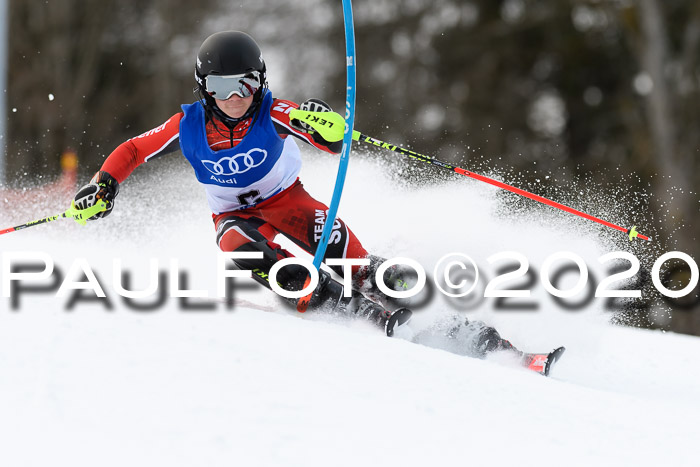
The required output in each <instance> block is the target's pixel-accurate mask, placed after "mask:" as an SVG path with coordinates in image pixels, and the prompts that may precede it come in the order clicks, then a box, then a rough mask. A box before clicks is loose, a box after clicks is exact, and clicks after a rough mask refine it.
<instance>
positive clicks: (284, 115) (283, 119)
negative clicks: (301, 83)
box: [270, 99, 343, 154]
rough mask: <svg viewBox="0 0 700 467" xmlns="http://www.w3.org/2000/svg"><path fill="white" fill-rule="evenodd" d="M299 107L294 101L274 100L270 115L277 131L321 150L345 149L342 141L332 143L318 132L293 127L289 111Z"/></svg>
mask: <svg viewBox="0 0 700 467" xmlns="http://www.w3.org/2000/svg"><path fill="white" fill-rule="evenodd" d="M298 108H299V104H296V103H294V102H292V101H287V100H283V99H275V100H274V101H273V102H272V109H270V116H271V117H272V122H273V123H274V124H275V128H276V129H277V133H278V134H279V135H280V136H281V137H282V138H286V137H287V136H290V135H291V136H294V137H295V138H297V139H299V140H301V141H303V142H305V143H306V144H310V145H311V146H313V147H315V148H317V149H320V150H321V151H326V152H329V153H331V154H340V152H341V151H342V149H343V142H342V141H336V142H334V143H330V142H328V141H326V140H325V139H323V138H321V135H319V134H318V133H316V134H314V135H310V134H309V133H304V132H303V131H299V130H297V129H295V128H292V126H291V125H290V123H289V121H290V120H291V119H290V117H289V112H291V111H292V110H294V109H298Z"/></svg>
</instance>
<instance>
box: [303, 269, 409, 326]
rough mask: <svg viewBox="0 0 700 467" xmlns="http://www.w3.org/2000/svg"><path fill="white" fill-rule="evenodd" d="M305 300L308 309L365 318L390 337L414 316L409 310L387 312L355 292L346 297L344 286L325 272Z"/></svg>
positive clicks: (320, 275)
mask: <svg viewBox="0 0 700 467" xmlns="http://www.w3.org/2000/svg"><path fill="white" fill-rule="evenodd" d="M305 299H306V300H308V304H305V306H307V307H308V308H322V309H325V310H326V311H334V312H341V313H343V314H353V315H355V316H357V317H360V318H364V319H366V320H368V321H370V322H372V323H374V324H376V325H377V326H379V327H380V328H382V329H383V330H384V333H385V334H386V335H387V336H388V337H392V336H393V335H394V331H395V330H396V328H397V327H398V326H402V325H403V324H405V323H407V322H408V320H409V319H410V318H411V314H412V313H411V310H409V309H408V308H399V309H397V310H395V311H390V310H387V309H386V308H384V307H382V306H381V305H379V304H377V303H375V302H373V301H372V300H370V299H368V298H366V297H365V296H363V295H362V294H361V293H359V292H357V291H354V290H353V292H352V296H351V297H350V298H347V297H344V296H343V286H342V285H341V284H340V283H338V282H336V281H334V280H333V279H332V278H331V277H330V275H329V274H328V273H327V272H325V271H319V283H318V286H317V287H316V289H315V290H314V291H313V292H312V293H311V295H310V296H309V297H308V298H306V297H305Z"/></svg>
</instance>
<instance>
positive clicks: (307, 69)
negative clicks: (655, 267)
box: [6, 0, 700, 335]
mask: <svg viewBox="0 0 700 467" xmlns="http://www.w3.org/2000/svg"><path fill="white" fill-rule="evenodd" d="M353 4H354V10H355V20H356V36H357V37H356V41H357V55H358V73H359V75H358V102H357V104H358V109H357V126H358V128H360V127H361V129H362V130H363V132H365V133H367V134H372V135H377V136H378V137H380V138H382V139H386V140H388V141H395V142H401V143H403V144H405V145H407V146H410V147H412V148H414V149H415V150H417V151H419V152H423V153H428V154H432V155H435V156H439V158H441V159H443V160H448V161H453V162H455V163H457V164H459V165H461V166H464V167H466V168H472V169H474V168H475V167H479V168H483V167H489V168H491V169H493V170H497V171H502V173H512V174H518V183H519V185H520V186H522V187H523V188H525V189H530V190H532V191H536V192H538V193H539V194H542V195H544V196H547V195H551V193H552V190H554V189H556V186H575V185H576V184H577V183H584V184H588V185H589V186H591V185H592V186H593V187H594V188H595V187H597V186H600V187H605V186H610V185H611V184H612V185H620V184H624V187H625V191H624V192H625V193H627V194H628V195H629V194H632V195H634V194H638V195H639V197H640V198H643V204H644V206H645V208H646V209H648V210H649V211H650V212H651V213H652V215H649V216H648V217H647V218H648V219H654V221H655V222H658V225H656V224H655V225H654V229H655V239H661V240H660V241H661V242H662V249H665V250H670V249H677V250H681V251H684V252H686V253H689V254H690V255H691V256H692V257H693V258H694V259H695V260H696V261H698V260H700V255H699V254H698V253H699V252H700V248H698V246H697V243H698V242H697V239H698V236H699V234H700V219H698V217H699V216H698V214H699V213H700V196H699V195H698V193H697V191H696V187H697V185H698V182H699V181H700V2H697V1H690V0H664V1H662V0H502V1H499V0H462V1H457V0H430V1H428V0H357V1H355V2H353ZM223 29H241V30H245V31H247V32H249V33H251V34H252V35H254V36H255V37H256V39H257V40H258V42H259V43H260V44H261V46H262V47H263V51H264V55H265V58H266V61H267V63H268V68H269V69H270V82H271V87H272V88H273V90H274V91H275V93H276V95H279V96H283V97H285V98H289V99H292V100H296V101H303V100H305V99H306V98H308V97H320V98H322V99H325V100H327V101H328V102H329V103H331V105H332V106H333V107H334V108H336V109H339V108H343V100H344V83H345V66H344V37H343V28H342V10H341V8H340V1H338V0H335V1H334V0H305V1H304V2H287V1H281V0H256V1H255V2H230V1H226V2H223V1H219V0H199V1H197V2H191V1H184V0H153V1H149V2H143V1H141V0H119V1H116V0H60V1H48V2H47V1H45V0H10V16H9V31H10V43H9V64H8V69H7V71H8V79H9V82H8V88H7V99H8V102H7V107H8V108H7V123H8V130H7V138H6V142H7V155H8V156H7V167H6V172H7V174H8V177H7V181H6V185H7V186H9V187H14V186H21V185H22V184H26V183H30V182H31V181H32V180H33V179H36V178H37V177H38V176H41V177H42V178H43V179H46V178H51V177H52V176H54V175H56V174H58V173H59V172H60V164H59V160H60V155H61V153H63V152H64V151H65V150H67V149H72V150H74V151H76V152H77V154H78V156H79V159H80V167H81V171H82V173H81V175H82V176H84V177H89V176H90V175H91V174H92V173H93V172H94V171H95V170H96V169H98V168H99V165H100V163H101V161H102V160H103V159H104V158H105V157H106V156H107V155H108V154H109V153H110V152H111V150H112V149H113V148H114V147H115V146H116V145H118V144H119V143H121V142H122V141H124V140H126V139H128V138H131V137H133V136H136V135H138V134H140V133H142V132H144V131H146V130H148V129H150V128H153V127H155V126H157V125H159V124H160V123H162V122H163V121H165V120H166V119H167V118H168V117H170V116H171V115H172V114H173V113H175V112H177V111H178V109H179V105H180V104H181V103H188V102H191V101H193V99H194V97H193V95H192V88H193V85H194V81H193V66H194V56H195V53H196V50H197V49H198V47H199V45H200V43H201V42H202V40H203V39H204V38H206V37H207V36H208V35H209V34H211V33H212V32H215V31H218V30H223ZM545 174H547V175H549V174H554V175H556V176H553V177H549V178H545V177H543V175H545ZM611 220H612V221H615V219H611ZM640 231H642V228H641V226H640ZM659 251H661V250H659ZM684 274H685V275H686V276H687V272H683V271H681V272H680V279H679V280H681V281H682V280H683V277H684ZM696 292H697V290H696ZM693 297H697V293H696V294H695V295H693ZM688 310H691V311H692V310H694V311H695V312H694V313H690V312H689V311H688ZM670 328H671V329H674V330H677V331H682V332H689V333H694V334H698V335H700V309H698V305H697V303H695V304H694V305H693V304H692V303H691V304H690V306H688V309H686V310H684V311H674V316H673V320H672V322H671V325H670Z"/></svg>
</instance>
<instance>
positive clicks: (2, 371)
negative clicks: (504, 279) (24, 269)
mask: <svg viewBox="0 0 700 467" xmlns="http://www.w3.org/2000/svg"><path fill="white" fill-rule="evenodd" d="M175 157H176V156H175ZM306 159H307V160H306V165H305V169H304V172H303V174H302V180H303V181H304V182H305V185H306V187H307V189H308V190H309V191H310V192H311V193H312V194H314V195H315V196H317V197H319V198H321V199H329V198H330V192H331V190H332V180H333V176H334V173H335V170H336V165H335V164H336V161H335V160H334V159H332V158H329V157H327V156H312V155H308V157H307V158H306ZM156 164H161V165H160V166H156ZM148 165H149V166H150V167H149V169H147V171H146V172H145V175H144V176H143V177H142V178H140V179H138V178H137V179H135V180H134V181H131V180H130V181H129V182H127V183H125V184H124V186H123V187H122V188H123V189H122V193H121V194H120V197H119V199H118V200H117V204H116V206H117V207H116V211H115V213H114V214H113V215H112V216H110V217H109V218H107V219H105V220H103V221H100V222H97V223H90V224H89V225H88V226H87V227H82V228H81V227H79V226H77V225H72V223H69V222H67V221H62V222H57V223H53V224H52V225H47V226H40V227H34V228H32V229H30V230H26V231H23V232H16V233H12V234H9V235H6V236H3V238H2V239H1V240H0V241H1V242H2V253H3V255H4V254H6V253H8V252H18V251H30V250H39V251H44V252H47V253H49V254H50V255H51V257H52V258H54V260H55V262H56V265H57V268H58V269H59V270H60V271H61V272H62V274H63V275H65V274H66V273H67V271H68V270H69V268H70V266H71V264H72V263H73V262H74V261H75V259H76V258H85V260H86V262H87V263H88V264H89V266H90V267H91V268H92V269H93V270H94V271H95V272H96V276H97V278H98V279H99V281H100V284H101V285H102V286H103V288H104V289H105V292H106V293H107V295H108V297H109V299H110V301H111V303H112V305H113V308H112V310H107V309H105V307H104V306H103V305H102V304H100V303H95V302H86V301H81V302H79V303H77V305H76V307H75V308H74V309H73V310H72V311H69V310H67V309H66V306H67V300H68V299H67V298H57V297H55V296H54V294H53V293H44V294H25V295H23V296H21V299H20V307H19V309H18V310H14V311H13V310H11V309H10V308H11V303H10V301H9V300H8V299H2V301H0V307H1V308H0V465H7V466H10V465H12V466H15V465H16V466H46V465H71V466H92V465H100V466H123V465H169V466H189V465H207V466H219V465H221V466H223V465H226V466H230V465H255V466H257V465H261V466H271V465H286V466H316V465H319V466H320V465H324V466H327V465H334V466H346V465H347V466H358V465H401V466H413V465H416V466H419V465H420V466H424V465H434V464H437V465H468V464H473V465H517V466H530V465H532V466H550V465H551V466H555V465H556V466H560V465H574V466H579V465H580V466H584V465H586V466H589V465H634V466H641V465H650V466H651V465H674V466H675V465H696V461H695V460H694V456H692V453H691V449H692V446H693V445H694V442H695V441H696V438H697V430H696V428H695V424H696V422H695V421H696V420H697V419H698V417H700V397H698V395H699V394H700V376H698V372H697V370H696V367H697V365H696V364H695V363H696V355H698V352H700V340H699V339H697V338H694V337H689V336H681V335H673V334H671V333H662V332H660V331H648V330H639V329H631V328H622V327H614V326H612V325H610V324H608V322H607V321H608V318H609V317H610V314H609V313H608V312H605V311H604V310H603V307H602V305H600V304H598V303H597V302H594V303H593V304H592V305H591V306H588V307H586V308H585V309H583V310H580V311H576V312H570V311H563V310H561V309H558V308H556V307H555V306H554V305H553V302H552V301H551V299H550V298H549V297H548V296H547V294H546V293H545V292H544V291H543V288H542V287H541V286H533V293H532V297H531V298H530V300H532V301H534V302H536V303H537V304H538V305H539V309H538V310H537V311H535V312H522V311H510V312H505V311H496V310H495V309H494V308H493V306H492V304H491V302H484V303H482V304H481V306H480V307H478V308H477V309H470V308H468V307H466V306H463V302H460V301H455V300H452V301H449V300H447V299H446V298H445V297H442V296H440V295H439V293H437V294H435V295H434V296H432V297H431V299H430V300H428V303H427V305H426V304H424V305H423V306H417V307H416V313H415V318H414V320H413V321H412V323H411V326H412V328H413V330H414V331H416V332H418V331H420V330H421V329H424V328H426V327H427V326H430V324H431V323H432V322H434V321H435V320H439V319H440V318H441V317H443V316H445V315H450V314H457V315H460V316H468V317H469V318H470V319H482V320H484V321H486V322H488V323H490V324H493V325H495V326H496V327H497V329H499V331H500V332H501V334H502V335H504V336H505V337H507V338H509V339H510V340H511V341H512V342H514V343H515V344H516V345H518V346H519V347H521V348H523V349H524V350H530V351H535V350H540V351H541V350H550V349H551V348H554V347H555V346H558V345H562V344H563V345H566V346H567V352H566V353H565V354H564V356H563V358H562V360H561V361H560V362H559V363H558V364H557V366H556V367H555V368H554V370H553V372H552V376H551V377H550V378H544V377H542V376H539V375H537V374H534V373H532V372H529V371H527V370H525V369H523V368H520V367H518V366H517V365H513V364H512V362H510V361H508V360H507V359H504V358H502V357H494V358H491V359H488V360H478V359H473V358H468V357H463V356H460V355H455V354H453V353H450V352H447V351H445V350H442V349H439V348H431V347H428V346H425V345H417V344H415V343H411V342H408V341H406V340H401V339H389V338H386V337H384V336H382V335H381V332H378V331H377V330H376V329H374V328H372V327H371V326H370V325H369V324H366V323H362V322H348V321H343V320H339V319H331V318H329V317H324V316H319V315H314V314H311V313H306V314H304V315H300V314H298V313H295V312H293V311H289V310H286V309H284V307H282V306H280V305H279V302H278V301H277V300H276V299H275V298H274V297H273V296H272V295H271V294H270V293H267V292H265V291H261V290H259V288H257V287H246V286H245V283H244V282H243V281H241V282H237V283H236V284H237V286H238V285H240V288H237V289H236V298H237V299H239V300H243V299H245V300H254V301H255V302H256V303H258V304H260V305H263V306H266V307H270V308H274V309H275V310H276V311H275V312H267V311H262V310H255V309H250V308H248V307H244V306H238V307H236V308H235V309H234V310H232V311H229V310H226V309H225V307H224V306H223V305H222V304H219V303H217V302H213V303H216V308H215V309H214V310H211V311H185V310H182V309H180V307H179V306H178V304H177V302H176V301H175V300H174V299H169V300H167V302H166V304H165V305H164V306H162V307H159V308H158V309H156V310H153V311H137V310H134V309H132V308H130V307H128V306H126V305H125V304H124V302H123V301H122V300H121V298H119V297H118V296H117V295H116V293H115V291H114V287H113V285H112V280H113V277H112V276H113V272H112V266H113V261H114V259H115V258H120V259H123V262H124V265H125V266H124V267H125V269H127V270H129V271H131V272H132V274H133V276H134V277H133V281H134V288H138V287H142V288H145V287H146V285H147V281H148V274H147V273H145V272H144V270H145V269H146V268H147V267H148V264H149V260H150V258H156V259H158V260H159V261H160V265H161V267H162V268H164V269H167V266H168V264H169V259H170V258H177V259H178V261H179V262H180V268H181V270H183V271H186V272H187V273H188V278H189V288H190V289H204V290H209V291H210V292H211V293H212V294H213V293H214V291H215V290H216V284H215V282H216V273H215V270H216V248H215V245H214V240H213V237H214V232H213V229H212V226H211V221H210V220H209V218H208V214H207V212H206V202H205V199H204V195H203V193H201V192H200V190H199V188H198V187H197V186H196V184H195V182H194V181H193V180H191V179H190V178H189V172H188V169H186V168H183V169H182V171H179V170H175V169H172V170H171V169H167V165H168V162H166V160H165V159H161V160H158V161H155V162H153V163H150V164H148ZM161 169H162V171H163V172H165V173H164V174H161V175H162V176H167V177H170V179H171V180H176V181H177V184H178V187H180V189H179V190H178V192H176V193H172V194H171V196H168V197H167V199H163V196H162V193H161V192H160V191H158V192H156V189H155V188H151V187H152V186H155V185H154V184H153V183H151V179H150V178H149V177H151V175H149V174H150V173H151V172H154V171H156V170H161ZM148 170H150V171H151V172H148ZM169 171H170V172H169ZM180 172H181V174H180ZM390 173H391V170H390V169H388V168H386V167H384V166H382V165H380V164H377V163H375V162H373V161H368V160H362V159H358V160H355V161H353V163H352V164H351V170H350V173H349V174H348V181H347V184H348V185H347V188H346V192H345V195H344V199H343V203H342V204H341V209H340V212H341V215H342V216H343V218H344V219H345V220H346V221H347V222H348V224H349V225H350V226H351V227H352V228H353V229H354V231H355V232H356V233H357V234H358V236H359V237H360V238H361V239H362V240H363V242H364V243H365V246H367V247H368V249H370V250H371V251H372V252H375V253H377V254H381V255H383V256H386V257H397V256H406V257H411V258H414V259H416V260H418V261H420V262H421V263H423V264H425V266H426V269H427V270H428V272H429V273H431V271H432V267H433V265H434V264H435V262H436V261H437V259H438V258H439V257H441V256H443V255H444V254H447V253H450V252H462V253H464V254H468V255H470V256H472V257H473V258H474V259H475V260H476V262H477V263H478V264H479V265H480V266H481V265H484V264H487V262H486V261H485V259H486V258H487V257H488V256H490V255H492V254H494V253H497V252H499V251H503V250H512V251H520V252H522V253H524V254H525V255H526V256H527V257H528V259H529V261H530V262H531V264H532V265H533V267H539V265H541V264H542V263H543V261H544V259H545V258H546V257H547V256H549V255H550V254H552V253H553V252H556V251H560V250H569V251H574V252H576V253H577V254H579V255H581V256H582V257H584V258H585V259H586V261H587V262H588V263H590V266H591V268H592V270H593V269H594V268H595V264H596V261H595V260H596V258H597V257H598V256H600V255H601V254H603V253H605V252H607V251H609V247H608V246H606V245H601V243H600V241H599V240H597V239H596V238H595V237H593V236H590V235H589V236H586V235H580V236H579V235H577V236H575V237H574V238H572V237H571V236H570V235H567V232H568V231H567V229H569V228H574V227H572V226H571V225H567V224H566V222H564V223H563V224H561V225H559V219H560V218H559V217H557V218H556V219H557V221H556V222H552V221H551V219H550V221H548V220H547V219H544V222H540V220H539V219H534V220H533V222H532V223H530V224H528V225H526V226H522V225H518V226H517V230H518V235H516V236H513V235H512V231H513V229H514V228H515V226H512V225H509V221H508V219H507V218H502V217H500V216H499V215H498V214H497V212H498V209H497V208H498V203H497V200H496V199H495V197H494V190H493V189H492V188H490V187H481V186H479V185H477V184H476V182H471V181H466V180H460V181H459V182H454V183H449V184H446V185H439V186H437V185H434V184H433V185H427V186H425V187H422V188H412V187H411V186H410V185H400V184H398V183H397V181H396V180H395V179H392V178H391V176H390V175H389V174H390ZM161 175H159V176H161ZM397 185H398V186H397ZM388 187H393V188H392V189H391V190H389V189H388ZM445 193H449V194H450V196H449V197H446V196H445ZM448 199H449V200H450V201H449V202H448V201H447V200H448ZM143 200H148V201H149V203H148V204H145V203H143ZM458 200H461V201H462V202H460V203H459V204H460V210H459V215H455V211H454V204H455V203H457V202H458ZM156 201H157V203H156ZM163 207H164V208H165V209H163ZM154 211H156V212H157V215H154ZM3 217H4V216H3ZM572 222H576V221H572ZM577 225H578V224H577ZM117 226H118V229H119V231H115V228H116V227H117ZM533 239H536V241H535V240H533ZM594 272H597V273H599V277H602V275H601V274H600V271H594ZM485 275H488V271H485ZM575 279H576V277H572V278H571V281H572V282H574V281H575ZM560 286H561V287H562V288H565V284H564V285H560ZM482 291H483V286H482ZM83 293H84V294H85V295H86V296H89V295H90V293H88V292H83ZM431 344H432V345H433V346H437V347H439V346H440V342H432V343H431Z"/></svg>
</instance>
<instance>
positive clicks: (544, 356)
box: [447, 320, 566, 376]
mask: <svg viewBox="0 0 700 467" xmlns="http://www.w3.org/2000/svg"><path fill="white" fill-rule="evenodd" d="M447 336H448V337H450V338H452V339H456V338H458V337H460V338H466V339H467V342H468V343H469V344H470V345H469V351H470V354H471V356H473V357H477V358H485V357H486V355H488V354H490V353H492V352H501V351H505V352H512V353H514V354H515V355H517V357H518V358H519V361H520V364H521V365H522V366H524V367H525V368H527V369H528V370H532V371H534V372H536V373H539V374H541V375H544V376H549V372H550V371H551V369H552V365H554V363H555V362H556V361H557V360H559V359H560V358H561V356H562V354H563V353H564V351H565V350H566V349H565V348H564V347H558V348H556V349H554V350H553V351H551V352H549V353H527V352H523V351H521V350H519V349H518V348H517V347H515V346H514V345H513V344H511V343H510V341H508V340H506V339H503V338H502V337H501V335H500V334H499V333H498V331H496V329H495V328H493V327H491V326H487V325H486V324H484V323H483V322H481V321H469V320H465V321H464V322H463V323H460V324H457V325H456V326H454V327H452V328H451V329H450V330H449V331H448V332H447Z"/></svg>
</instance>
